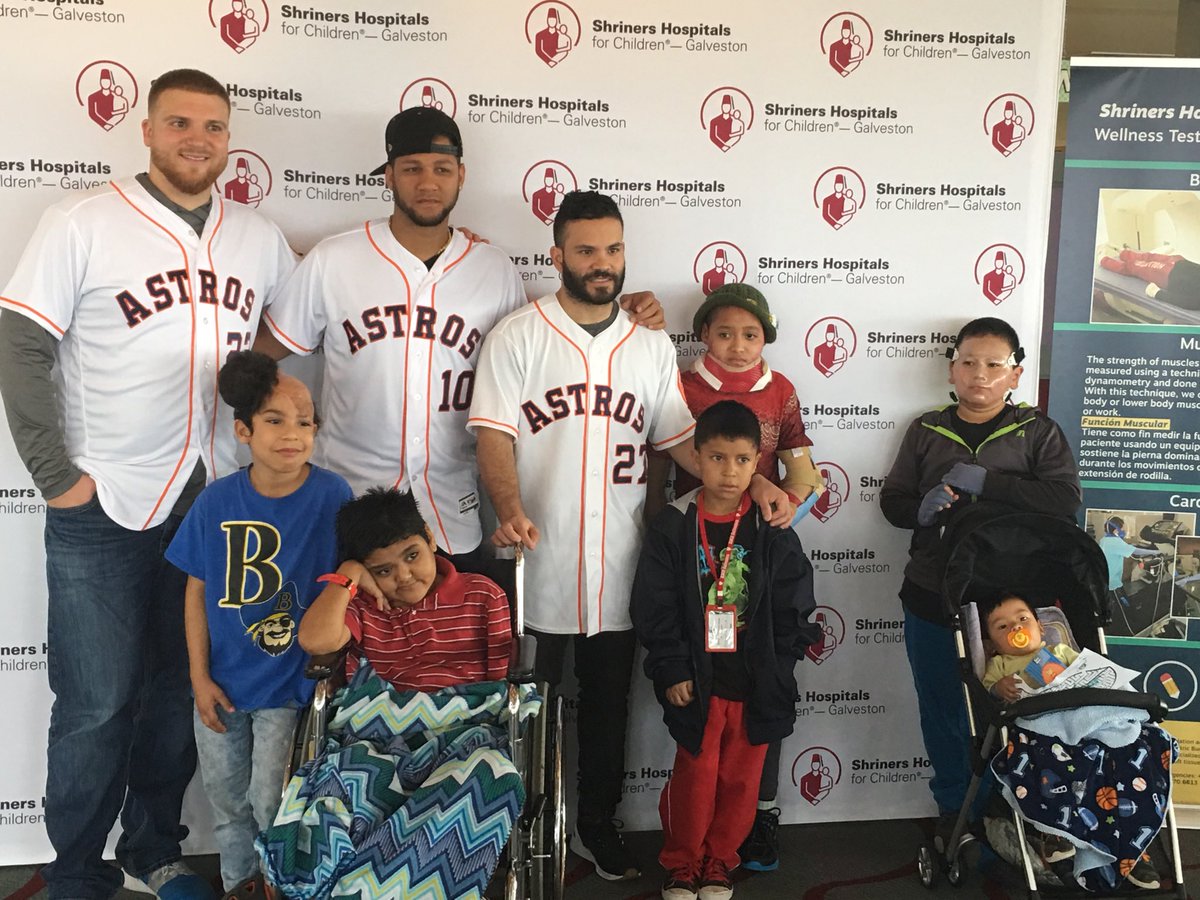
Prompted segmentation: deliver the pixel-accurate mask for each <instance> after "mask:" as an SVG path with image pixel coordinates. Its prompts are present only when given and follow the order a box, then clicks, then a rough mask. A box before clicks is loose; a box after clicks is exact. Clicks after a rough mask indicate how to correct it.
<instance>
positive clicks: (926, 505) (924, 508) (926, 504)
mask: <svg viewBox="0 0 1200 900" xmlns="http://www.w3.org/2000/svg"><path fill="white" fill-rule="evenodd" d="M953 502H954V498H953V497H951V496H950V495H949V494H947V493H946V485H944V484H935V485H934V486H933V487H931V488H930V489H929V490H928V492H926V494H925V496H924V497H922V498H921V506H920V507H919V508H918V509H917V524H919V525H926V526H928V525H932V524H933V523H934V520H936V519H937V514H938V513H940V512H941V511H942V510H943V509H949V508H950V504H952V503H953Z"/></svg>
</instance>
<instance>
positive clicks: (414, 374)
mask: <svg viewBox="0 0 1200 900" xmlns="http://www.w3.org/2000/svg"><path fill="white" fill-rule="evenodd" d="M525 302H526V301H525V289H524V288H523V287H522V284H521V279H520V276H519V275H518V274H517V271H516V269H515V268H514V267H513V264H512V262H511V261H510V260H509V259H508V257H507V256H505V255H504V252H503V251H501V250H498V249H497V248H495V247H492V246H490V245H487V244H480V243H474V242H471V241H468V240H467V239H466V238H465V237H463V236H462V234H460V233H459V232H457V231H456V232H454V234H453V235H452V237H451V239H450V243H449V244H448V245H447V247H446V249H445V250H443V251H442V255H441V256H440V257H439V258H438V261H437V262H436V263H435V264H434V266H433V268H432V269H426V268H425V263H424V262H423V261H421V260H419V259H417V258H416V257H415V256H413V255H412V254H411V253H409V252H408V251H407V250H405V249H404V247H403V246H401V245H400V243H399V242H398V241H397V240H396V238H395V237H394V236H393V234H392V232H391V229H390V228H389V227H388V220H387V219H375V220H372V221H369V222H366V223H364V224H363V225H362V226H361V227H359V228H355V229H353V230H352V231H347V232H344V233H343V234H338V235H334V236H333V237H330V238H327V239H325V240H323V241H322V242H321V243H319V244H318V245H317V246H316V247H315V248H314V249H313V251H312V252H311V253H310V254H309V255H308V256H307V257H305V259H304V261H303V262H302V263H301V264H300V266H299V267H298V268H297V269H296V272H295V274H294V275H293V276H292V278H291V279H289V281H288V283H287V284H286V285H285V286H284V289H283V291H282V293H281V295H280V297H279V299H278V300H277V301H276V302H275V303H273V304H272V306H271V309H270V311H269V312H268V313H267V314H266V321H267V324H268V326H269V327H270V328H271V330H272V331H273V332H274V333H275V335H276V337H278V338H279V339H280V340H281V341H282V342H283V343H284V344H286V345H287V346H288V347H289V348H291V349H292V350H294V351H295V352H297V353H302V354H306V355H307V354H309V353H312V352H313V351H314V350H315V349H316V347H317V346H318V345H321V346H322V348H323V349H324V352H325V379H324V384H323V387H322V393H321V406H320V408H321V413H322V415H323V416H324V418H325V421H324V423H323V424H322V426H321V430H320V433H319V434H318V435H317V444H316V452H315V455H314V457H315V459H316V460H317V462H318V463H320V464H321V465H324V466H326V467H328V468H331V469H335V470H337V471H338V472H340V473H342V474H343V475H345V476H346V479H347V480H348V481H349V482H350V485H351V487H353V488H354V492H355V493H356V494H359V493H362V492H363V491H364V490H366V489H367V488H369V487H373V486H375V485H384V486H391V485H394V486H396V487H399V488H401V489H402V490H411V491H412V492H413V496H414V497H416V498H417V502H418V503H419V504H420V507H421V512H422V514H423V515H424V516H425V521H426V522H427V523H428V525H429V527H430V529H432V531H433V534H434V536H435V538H436V539H437V543H438V546H439V547H442V548H444V549H445V550H446V551H448V552H450V553H465V552H468V551H470V550H473V549H475V548H476V547H477V546H479V542H480V539H481V537H482V534H481V531H480V525H479V498H478V494H477V490H478V488H477V482H478V475H477V469H476V466H475V438H474V435H473V434H471V433H470V432H468V431H467V428H466V420H467V410H468V409H469V408H470V405H471V396H472V393H473V392H474V390H475V386H476V379H475V362H476V359H477V358H478V356H479V348H480V347H481V346H482V343H483V336H484V335H486V334H487V333H488V332H489V331H490V330H491V328H492V326H493V325H495V323H496V322H498V321H499V320H500V319H501V318H503V317H504V316H505V315H507V314H508V313H509V312H511V311H513V310H514V309H516V308H518V307H519V306H523V305H524V304H525Z"/></svg>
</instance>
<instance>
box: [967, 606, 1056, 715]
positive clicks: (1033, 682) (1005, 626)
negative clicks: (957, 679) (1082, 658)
mask: <svg viewBox="0 0 1200 900" xmlns="http://www.w3.org/2000/svg"><path fill="white" fill-rule="evenodd" d="M979 617H980V619H981V620H982V621H983V624H984V627H985V629H986V632H987V642H986V643H985V645H984V646H985V648H986V649H989V650H991V652H992V657H991V658H990V659H989V660H988V663H987V669H986V670H985V671H984V673H983V686H984V687H985V688H987V689H988V690H989V691H991V692H992V693H993V694H995V695H996V696H997V697H999V698H1000V699H1001V700H1003V701H1004V702H1005V703H1012V702H1013V701H1014V700H1019V699H1020V698H1021V697H1022V696H1023V695H1025V694H1027V693H1028V690H1029V689H1037V688H1040V687H1045V686H1046V685H1047V684H1049V683H1050V682H1051V681H1053V680H1054V678H1055V676H1057V675H1058V673H1059V672H1061V671H1062V670H1063V668H1065V667H1066V666H1069V665H1070V664H1071V663H1073V662H1075V660H1076V659H1077V658H1078V656H1079V654H1078V653H1076V652H1075V648H1073V647H1072V646H1071V645H1070V644H1063V643H1059V644H1055V645H1054V646H1053V647H1049V648H1048V647H1047V646H1046V641H1045V640H1044V639H1043V637H1042V626H1041V623H1040V622H1039V621H1038V614H1037V610H1036V609H1034V608H1033V607H1032V606H1030V605H1029V602H1028V601H1027V600H1026V599H1025V598H1024V597H1019V596H1017V595H1016V594H1014V593H1012V592H1011V591H1001V592H999V593H997V594H996V596H995V598H994V599H993V600H992V601H991V602H990V603H988V604H987V605H985V606H982V607H980V610H979ZM1030 666H1034V669H1033V671H1029V667H1030ZM1021 685H1025V688H1026V690H1022V688H1021Z"/></svg>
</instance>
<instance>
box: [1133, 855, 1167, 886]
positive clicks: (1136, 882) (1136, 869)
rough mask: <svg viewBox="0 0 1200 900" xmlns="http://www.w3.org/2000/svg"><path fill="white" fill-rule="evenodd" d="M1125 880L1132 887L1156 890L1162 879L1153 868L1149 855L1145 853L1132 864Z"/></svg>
mask: <svg viewBox="0 0 1200 900" xmlns="http://www.w3.org/2000/svg"><path fill="white" fill-rule="evenodd" d="M1125 880H1126V881H1128V882H1129V883H1130V884H1132V885H1133V886H1134V887H1139V888H1142V889H1143V890H1147V891H1156V890H1158V888H1159V886H1160V884H1161V883H1162V880H1161V879H1160V878H1159V877H1158V872H1157V870H1156V869H1155V868H1154V864H1153V863H1152V862H1150V857H1148V856H1147V855H1146V854H1145V853H1143V854H1142V857H1141V859H1139V860H1138V861H1137V862H1135V863H1134V864H1133V868H1132V869H1130V870H1129V874H1128V875H1126V876H1125Z"/></svg>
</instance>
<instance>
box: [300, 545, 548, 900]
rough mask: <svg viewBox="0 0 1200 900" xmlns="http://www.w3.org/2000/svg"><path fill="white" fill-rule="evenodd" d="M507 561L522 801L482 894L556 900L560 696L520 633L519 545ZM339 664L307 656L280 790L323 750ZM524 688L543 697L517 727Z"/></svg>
mask: <svg viewBox="0 0 1200 900" xmlns="http://www.w3.org/2000/svg"><path fill="white" fill-rule="evenodd" d="M515 564H516V565H515V569H516V592H515V593H516V599H515V610H514V613H515V616H514V628H513V636H514V640H513V652H512V656H511V659H510V662H509V671H508V676H507V682H508V687H507V712H508V716H507V727H508V743H509V752H510V754H511V757H512V761H513V765H514V766H515V767H516V769H517V771H518V772H519V773H520V774H521V781H522V783H523V785H524V788H525V804H524V807H523V808H522V810H521V813H520V815H519V816H518V818H517V820H516V821H515V822H514V824H513V828H512V831H511V833H510V835H509V839H508V844H507V847H506V851H505V854H504V856H502V857H501V860H500V864H499V865H498V867H497V869H496V871H495V873H494V874H493V876H492V880H491V882H490V884H489V885H488V888H487V892H486V896H487V897H503V898H504V900H561V898H562V896H563V890H564V882H565V877H566V857H567V830H566V817H567V811H566V792H565V789H564V782H563V704H562V697H558V696H552V694H551V692H550V689H549V685H547V684H545V683H544V682H543V683H540V684H539V683H536V681H535V678H534V674H533V672H534V659H535V654H536V639H535V638H534V637H533V636H532V635H527V634H525V584H524V582H525V578H524V572H525V560H524V552H523V548H522V547H520V546H518V547H517V548H516V560H515ZM344 661H345V655H344V652H342V653H340V654H337V655H335V656H334V657H329V656H327V657H323V658H314V659H313V660H312V662H311V663H310V664H309V667H308V675H309V677H311V678H314V679H316V681H317V684H316V688H315V691H314V693H313V699H312V703H311V704H310V705H309V707H308V708H307V709H306V710H305V711H304V712H303V714H302V715H301V717H300V720H299V722H298V723H297V726H296V731H295V735H294V737H293V741H292V755H291V761H290V765H289V766H288V769H287V773H286V775H285V777H284V788H285V789H286V787H287V785H288V783H289V782H290V780H291V777H292V774H293V773H294V772H295V771H296V770H297V769H299V768H300V766H302V765H303V764H304V763H306V762H308V761H309V760H312V759H315V758H316V757H317V756H319V755H320V754H321V753H322V752H323V751H324V749H325V746H326V729H327V725H328V722H329V720H330V718H331V716H332V714H333V710H334V704H335V701H336V698H337V694H338V691H339V689H340V687H341V681H342V679H341V677H340V676H341V674H342V673H343V672H344V668H345V667H344ZM531 684H533V685H535V686H536V689H537V691H538V693H540V694H541V696H542V698H543V702H542V707H541V711H540V712H539V713H538V714H537V715H535V716H532V717H530V718H528V719H526V720H525V721H524V722H522V721H520V719H519V716H518V714H517V713H518V711H519V709H520V706H521V687H522V686H523V685H531ZM277 896H278V895H277ZM371 900H385V898H383V897H375V898H371ZM386 900H393V898H386ZM394 900H402V898H394Z"/></svg>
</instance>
